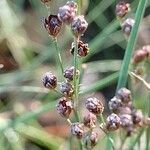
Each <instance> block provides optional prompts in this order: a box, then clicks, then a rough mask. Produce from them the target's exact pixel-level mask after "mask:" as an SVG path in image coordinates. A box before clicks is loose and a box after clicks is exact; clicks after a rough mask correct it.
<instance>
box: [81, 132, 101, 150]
mask: <svg viewBox="0 0 150 150" xmlns="http://www.w3.org/2000/svg"><path fill="white" fill-rule="evenodd" d="M97 140H98V133H97V132H94V131H93V132H92V133H91V134H88V135H87V136H86V137H85V139H84V141H85V146H86V147H87V149H92V148H93V147H94V146H95V145H96V143H97Z"/></svg>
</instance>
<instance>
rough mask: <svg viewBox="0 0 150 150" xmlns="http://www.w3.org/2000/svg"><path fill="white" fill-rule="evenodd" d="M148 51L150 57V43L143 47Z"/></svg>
mask: <svg viewBox="0 0 150 150" xmlns="http://www.w3.org/2000/svg"><path fill="white" fill-rule="evenodd" d="M142 49H143V50H144V51H146V53H147V58H150V45H145V46H143V48H142Z"/></svg>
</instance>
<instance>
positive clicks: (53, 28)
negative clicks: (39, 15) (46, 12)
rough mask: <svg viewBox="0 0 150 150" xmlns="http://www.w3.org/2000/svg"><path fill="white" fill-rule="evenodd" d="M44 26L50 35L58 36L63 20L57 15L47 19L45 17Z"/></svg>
mask: <svg viewBox="0 0 150 150" xmlns="http://www.w3.org/2000/svg"><path fill="white" fill-rule="evenodd" d="M44 27H45V28H46V30H47V32H48V34H49V35H51V36H53V37H56V36H57V35H58V33H59V32H60V30H61V27H62V22H61V21H60V20H59V18H58V17H57V15H50V16H49V17H48V18H47V19H46V18H45V22H44Z"/></svg>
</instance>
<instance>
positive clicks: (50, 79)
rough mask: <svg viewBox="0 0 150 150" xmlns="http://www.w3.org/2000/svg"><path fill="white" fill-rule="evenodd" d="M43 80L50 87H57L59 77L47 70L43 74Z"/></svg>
mask: <svg viewBox="0 0 150 150" xmlns="http://www.w3.org/2000/svg"><path fill="white" fill-rule="evenodd" d="M42 82H43V85H44V86H45V87H46V88H48V89H55V88H56V86H57V78H56V76H55V75H53V74H52V73H51V72H47V73H45V74H44V75H43V77H42Z"/></svg>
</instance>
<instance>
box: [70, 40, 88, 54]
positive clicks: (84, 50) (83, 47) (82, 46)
mask: <svg viewBox="0 0 150 150" xmlns="http://www.w3.org/2000/svg"><path fill="white" fill-rule="evenodd" d="M74 49H75V43H74V42H73V43H72V46H71V53H72V54H74ZM88 53H89V47H88V44H87V43H83V42H82V41H78V55H79V56H80V57H85V56H87V55H88Z"/></svg>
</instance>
